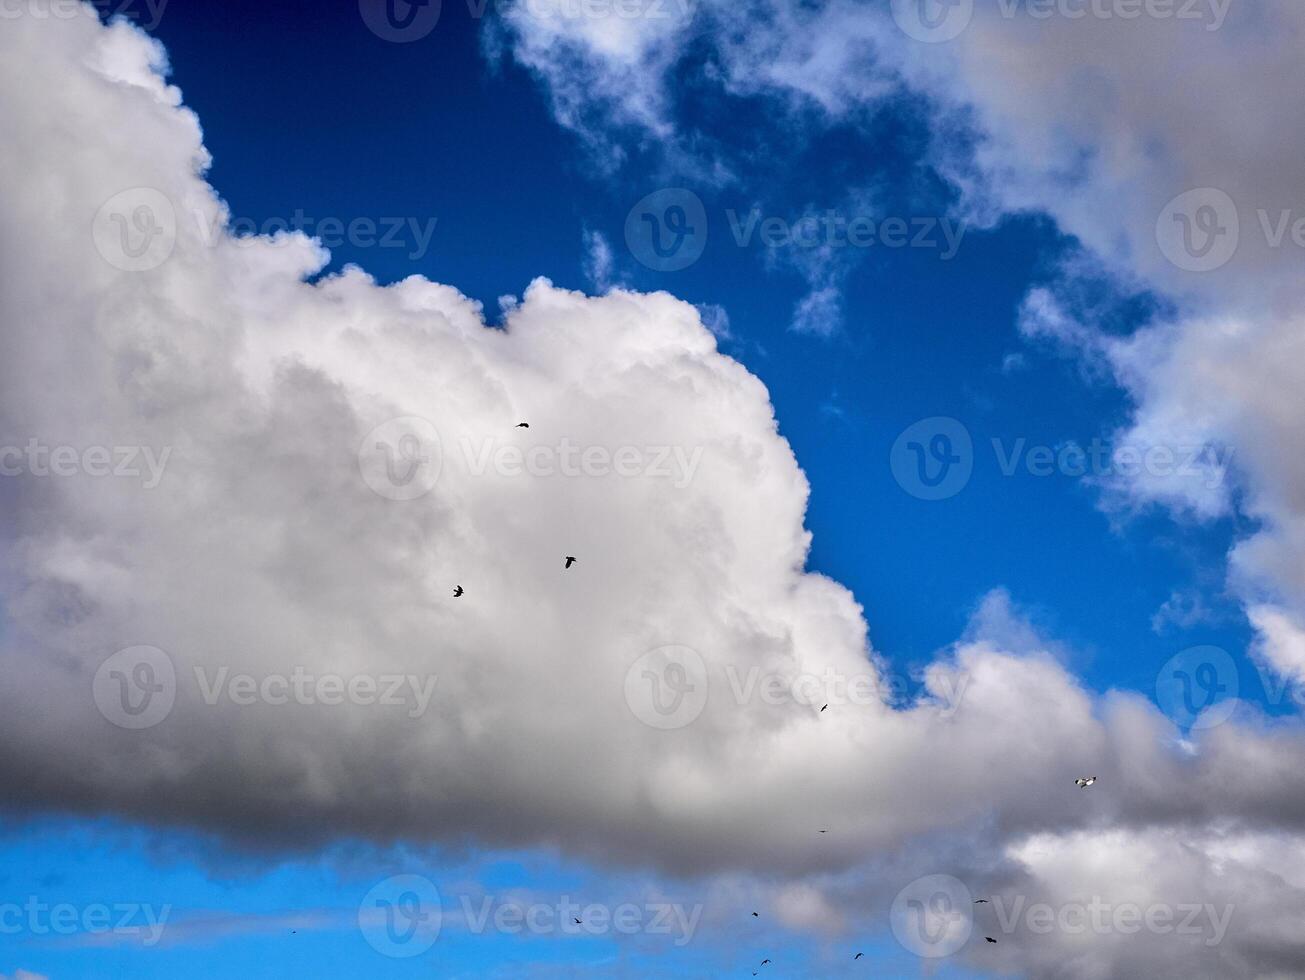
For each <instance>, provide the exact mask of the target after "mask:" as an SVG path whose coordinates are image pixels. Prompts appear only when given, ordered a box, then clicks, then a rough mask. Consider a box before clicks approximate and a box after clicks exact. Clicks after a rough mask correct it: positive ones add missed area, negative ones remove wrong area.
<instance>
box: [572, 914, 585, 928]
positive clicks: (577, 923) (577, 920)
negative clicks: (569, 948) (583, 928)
mask: <svg viewBox="0 0 1305 980" xmlns="http://www.w3.org/2000/svg"><path fill="white" fill-rule="evenodd" d="M571 918H573V919H575V916H571ZM575 924H576V925H578V926H579V925H584V923H583V922H581V921H580V920H579V919H576V920H575Z"/></svg>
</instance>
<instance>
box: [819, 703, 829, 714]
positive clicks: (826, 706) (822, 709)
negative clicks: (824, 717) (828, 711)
mask: <svg viewBox="0 0 1305 980" xmlns="http://www.w3.org/2000/svg"><path fill="white" fill-rule="evenodd" d="M828 707H829V705H825V708H828ZM825 708H821V709H820V711H821V713H822V714H823V713H824V710H825Z"/></svg>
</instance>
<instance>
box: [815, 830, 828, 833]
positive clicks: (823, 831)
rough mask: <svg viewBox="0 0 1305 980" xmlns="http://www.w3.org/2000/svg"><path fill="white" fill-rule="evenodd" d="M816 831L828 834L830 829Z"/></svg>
mask: <svg viewBox="0 0 1305 980" xmlns="http://www.w3.org/2000/svg"><path fill="white" fill-rule="evenodd" d="M816 833H817V834H827V833H829V831H827V830H817V831H816Z"/></svg>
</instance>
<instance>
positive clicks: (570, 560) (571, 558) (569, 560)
mask: <svg viewBox="0 0 1305 980" xmlns="http://www.w3.org/2000/svg"><path fill="white" fill-rule="evenodd" d="M575 563H576V557H575V555H567V556H566V567H567V568H570V567H571V566H572V565H574V564H575Z"/></svg>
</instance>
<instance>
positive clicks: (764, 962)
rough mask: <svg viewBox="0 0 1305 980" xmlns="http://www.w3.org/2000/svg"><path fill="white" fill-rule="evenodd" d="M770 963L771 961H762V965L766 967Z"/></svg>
mask: <svg viewBox="0 0 1305 980" xmlns="http://www.w3.org/2000/svg"><path fill="white" fill-rule="evenodd" d="M769 962H770V960H762V961H761V965H762V966H765V965H766V964H767V963H769Z"/></svg>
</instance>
